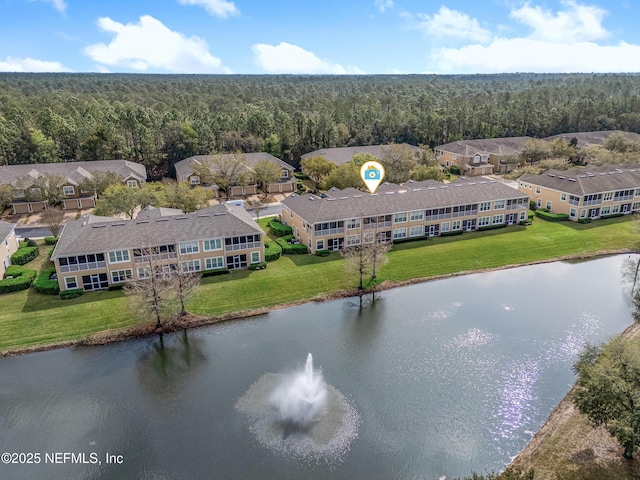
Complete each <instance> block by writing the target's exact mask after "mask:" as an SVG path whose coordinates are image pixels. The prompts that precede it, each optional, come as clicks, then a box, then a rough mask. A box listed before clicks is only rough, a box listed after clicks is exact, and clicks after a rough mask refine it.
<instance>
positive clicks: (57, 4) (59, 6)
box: [30, 0, 67, 12]
mask: <svg viewBox="0 0 640 480" xmlns="http://www.w3.org/2000/svg"><path fill="white" fill-rule="evenodd" d="M30 1H31V2H34V1H35V0H30ZM40 1H41V2H48V3H52V4H53V8H55V9H56V10H58V11H59V12H64V11H65V9H66V8H67V4H66V3H65V1H64V0H40Z"/></svg>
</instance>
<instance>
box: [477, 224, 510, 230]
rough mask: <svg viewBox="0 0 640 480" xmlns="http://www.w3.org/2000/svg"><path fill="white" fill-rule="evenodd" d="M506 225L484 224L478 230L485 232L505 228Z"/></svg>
mask: <svg viewBox="0 0 640 480" xmlns="http://www.w3.org/2000/svg"><path fill="white" fill-rule="evenodd" d="M506 226H507V224H506V223H501V224H500V225H484V226H482V227H478V230H479V231H481V232H484V231H485V230H497V229H498V228H505V227H506Z"/></svg>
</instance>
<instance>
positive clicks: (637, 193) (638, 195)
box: [635, 188, 640, 197]
mask: <svg viewBox="0 0 640 480" xmlns="http://www.w3.org/2000/svg"><path fill="white" fill-rule="evenodd" d="M635 196H636V197H640V188H636V193H635Z"/></svg>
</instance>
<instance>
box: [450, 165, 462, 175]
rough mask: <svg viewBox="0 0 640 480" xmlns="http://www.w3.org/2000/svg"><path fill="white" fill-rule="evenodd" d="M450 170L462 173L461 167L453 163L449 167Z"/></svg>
mask: <svg viewBox="0 0 640 480" xmlns="http://www.w3.org/2000/svg"><path fill="white" fill-rule="evenodd" d="M449 172H451V173H453V174H454V175H460V168H459V167H458V166H457V165H451V166H450V167H449Z"/></svg>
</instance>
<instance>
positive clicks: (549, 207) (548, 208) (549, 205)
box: [547, 200, 552, 210]
mask: <svg viewBox="0 0 640 480" xmlns="http://www.w3.org/2000/svg"><path fill="white" fill-rule="evenodd" d="M551 205H552V203H551V201H550V200H547V210H551Z"/></svg>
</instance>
